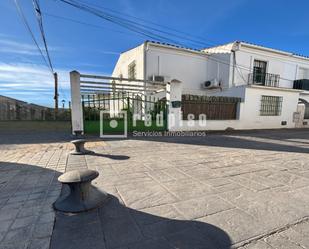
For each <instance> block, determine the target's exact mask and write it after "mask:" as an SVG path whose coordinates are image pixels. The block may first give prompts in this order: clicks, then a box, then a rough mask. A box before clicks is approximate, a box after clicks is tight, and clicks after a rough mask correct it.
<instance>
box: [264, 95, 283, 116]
mask: <svg viewBox="0 0 309 249" xmlns="http://www.w3.org/2000/svg"><path fill="white" fill-rule="evenodd" d="M282 99H283V98H282V97H278V96H265V95H262V99H261V110H260V115H261V116H280V115H281V109H282Z"/></svg>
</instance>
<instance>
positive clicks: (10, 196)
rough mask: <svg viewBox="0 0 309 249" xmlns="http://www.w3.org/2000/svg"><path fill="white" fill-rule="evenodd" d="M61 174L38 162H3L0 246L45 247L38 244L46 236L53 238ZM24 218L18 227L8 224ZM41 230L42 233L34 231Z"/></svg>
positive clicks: (1, 170)
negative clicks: (31, 163)
mask: <svg viewBox="0 0 309 249" xmlns="http://www.w3.org/2000/svg"><path fill="white" fill-rule="evenodd" d="M59 175H60V172H57V171H55V170H53V169H46V168H44V167H39V166H36V165H30V164H22V163H10V162H0V220H1V221H0V230H1V233H0V234H1V236H0V237H1V240H0V248H42V247H40V246H39V245H38V244H37V243H42V240H41V238H42V236H44V238H45V241H48V240H49V239H50V236H51V231H52V227H53V224H54V221H53V216H54V214H53V213H52V212H51V207H52V203H53V202H54V201H55V200H56V199H57V198H58V196H59V194H60V189H59V187H60V185H59V183H58V182H57V178H58V176H59ZM24 220H25V221H27V222H24V223H19V224H21V225H19V226H16V227H13V226H11V227H10V226H8V225H7V224H12V223H13V222H14V221H16V222H19V221H24ZM42 228H44V229H42ZM38 230H40V234H39V233H36V232H34V231H38ZM41 246H43V245H41Z"/></svg>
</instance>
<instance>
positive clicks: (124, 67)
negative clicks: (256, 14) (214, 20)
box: [112, 41, 309, 130]
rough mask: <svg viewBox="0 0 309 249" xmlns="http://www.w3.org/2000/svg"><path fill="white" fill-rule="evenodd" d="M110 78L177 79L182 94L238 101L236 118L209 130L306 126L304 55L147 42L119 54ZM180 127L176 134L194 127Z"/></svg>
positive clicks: (307, 68) (308, 61) (243, 46)
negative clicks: (192, 47) (239, 101)
mask: <svg viewBox="0 0 309 249" xmlns="http://www.w3.org/2000/svg"><path fill="white" fill-rule="evenodd" d="M112 76H113V77H120V78H121V77H123V78H135V79H147V80H153V81H164V82H169V81H171V80H172V79H177V80H178V81H180V82H181V83H180V86H179V87H180V89H181V91H180V92H181V95H187V94H190V95H198V96H225V97H237V98H240V99H241V100H242V101H241V103H239V105H238V111H237V112H238V113H237V119H235V120H209V121H208V125H207V129H209V130H224V129H227V128H234V129H263V128H264V129H265V128H294V127H306V126H307V120H306V119H307V118H308V114H307V113H308V105H309V104H308V103H309V91H308V90H309V58H307V57H305V56H300V55H296V54H293V53H288V52H284V51H280V50H276V49H270V48H266V47H262V46H258V45H254V44H250V43H246V42H238V41H236V42H232V43H229V44H225V45H222V46H217V47H212V48H208V49H204V50H193V49H188V48H182V47H176V46H173V45H169V44H161V43H157V42H150V41H147V42H145V43H143V44H141V45H140V46H138V47H136V48H133V49H131V50H129V51H126V52H124V53H122V54H121V55H120V58H119V60H118V62H117V64H116V66H115V68H114V71H113V75H112ZM140 84H143V83H140ZM178 92H179V91H178ZM156 94H157V95H160V94H162V96H161V97H162V98H163V97H164V96H165V95H164V93H159V92H158V93H156ZM180 99H181V96H180ZM306 107H307V108H306ZM182 123H183V125H182V128H179V129H181V130H189V129H190V130H196V129H198V127H197V126H193V127H189V126H188V125H186V121H184V122H182ZM308 123H309V122H308ZM177 129H178V128H177Z"/></svg>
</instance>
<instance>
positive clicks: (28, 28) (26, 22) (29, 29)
mask: <svg viewBox="0 0 309 249" xmlns="http://www.w3.org/2000/svg"><path fill="white" fill-rule="evenodd" d="M14 3H15V6H16V9H17V12H18V15H19V16H20V18H21V20H22V22H23V24H24V25H25V27H26V29H27V30H28V32H29V34H30V36H31V38H32V40H33V42H34V44H35V46H36V47H37V49H38V51H39V53H40V55H41V56H42V58H43V61H44V63H45V64H46V66H47V67H48V68H49V69H50V70H51V73H53V70H52V69H51V68H50V66H49V64H48V62H47V60H46V58H45V56H44V54H43V52H42V50H41V48H40V46H39V44H38V42H37V40H36V39H35V36H34V34H33V32H32V30H31V28H30V25H29V23H28V21H27V18H26V16H25V15H24V12H23V11H22V9H21V7H20V4H19V1H18V0H15V1H14Z"/></svg>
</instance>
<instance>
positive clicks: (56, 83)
mask: <svg viewBox="0 0 309 249" xmlns="http://www.w3.org/2000/svg"><path fill="white" fill-rule="evenodd" d="M54 79H55V96H54V100H55V119H56V118H57V115H58V74H57V73H54Z"/></svg>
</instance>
